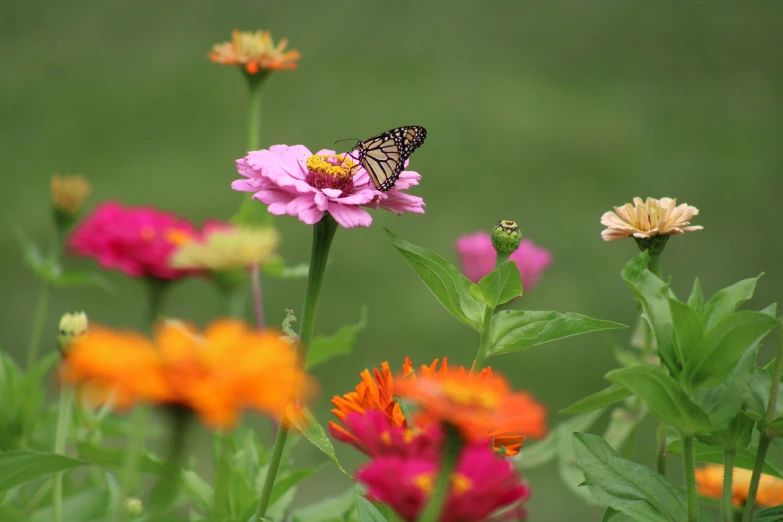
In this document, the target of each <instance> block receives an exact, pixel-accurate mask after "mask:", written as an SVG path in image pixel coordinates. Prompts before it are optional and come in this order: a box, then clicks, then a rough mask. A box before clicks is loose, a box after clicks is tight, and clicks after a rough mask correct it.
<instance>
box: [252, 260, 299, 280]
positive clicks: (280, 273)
mask: <svg viewBox="0 0 783 522" xmlns="http://www.w3.org/2000/svg"><path fill="white" fill-rule="evenodd" d="M262 270H263V272H264V274H266V275H269V276H272V277H277V278H278V279H304V278H306V277H307V274H308V273H309V272H310V264H309V263H298V264H296V265H291V266H287V265H286V264H285V261H283V259H282V258H278V259H277V261H275V262H273V263H269V264H267V265H264V267H263V268H262Z"/></svg>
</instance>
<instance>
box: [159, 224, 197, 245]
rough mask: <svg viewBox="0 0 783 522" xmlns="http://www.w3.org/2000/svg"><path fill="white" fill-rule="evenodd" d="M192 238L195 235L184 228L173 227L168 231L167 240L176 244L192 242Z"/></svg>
mask: <svg viewBox="0 0 783 522" xmlns="http://www.w3.org/2000/svg"><path fill="white" fill-rule="evenodd" d="M192 239H193V236H191V235H190V234H188V233H187V232H185V231H184V230H178V229H176V228H172V229H170V230H167V231H166V240H167V241H168V242H169V243H172V244H174V245H184V244H185V243H190V241H191V240H192Z"/></svg>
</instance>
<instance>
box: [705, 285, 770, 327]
mask: <svg viewBox="0 0 783 522" xmlns="http://www.w3.org/2000/svg"><path fill="white" fill-rule="evenodd" d="M762 275H764V274H759V275H758V276H757V277H752V278H750V279H743V280H742V281H739V282H738V283H735V284H733V285H731V286H727V287H726V288H723V289H722V290H719V291H718V292H716V293H715V295H713V296H712V298H711V299H710V300H709V301H708V302H707V304H706V305H705V307H704V319H705V322H706V326H707V329H708V330H709V329H710V328H712V327H713V326H715V325H716V324H718V323H719V322H720V321H722V320H723V319H725V318H726V317H728V316H729V315H731V314H732V312H734V310H736V309H737V308H738V307H739V306H740V305H741V304H742V303H744V302H745V301H747V300H748V299H750V298H751V297H753V292H755V291H756V283H758V280H759V278H760V277H761V276H762Z"/></svg>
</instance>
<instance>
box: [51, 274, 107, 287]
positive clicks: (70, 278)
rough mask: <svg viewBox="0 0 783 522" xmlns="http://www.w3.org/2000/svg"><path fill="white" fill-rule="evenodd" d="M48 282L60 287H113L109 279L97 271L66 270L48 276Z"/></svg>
mask: <svg viewBox="0 0 783 522" xmlns="http://www.w3.org/2000/svg"><path fill="white" fill-rule="evenodd" d="M48 280H49V282H50V283H51V284H52V285H54V286H58V287H61V288H80V287H95V288H100V289H101V290H106V291H111V290H112V289H113V288H114V287H113V285H112V284H111V281H109V280H108V279H106V277H104V276H103V274H99V273H98V272H80V271H77V270H68V271H65V272H62V273H59V274H55V275H52V276H51V277H49V278H48Z"/></svg>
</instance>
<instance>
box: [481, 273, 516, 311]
mask: <svg viewBox="0 0 783 522" xmlns="http://www.w3.org/2000/svg"><path fill="white" fill-rule="evenodd" d="M471 295H473V297H475V298H476V299H478V300H479V301H481V302H482V303H484V304H485V305H487V306H489V307H490V308H492V309H493V310H494V309H495V308H497V307H498V305H502V304H503V303H507V302H508V301H511V300H512V299H514V298H515V297H519V296H521V295H522V279H521V277H520V275H519V268H517V264H516V263H514V262H513V261H506V262H505V263H501V265H500V266H499V267H497V268H496V269H495V270H493V271H492V272H490V273H489V274H487V275H485V276H484V277H482V278H481V281H479V282H478V284H477V285H476V286H474V287H472V288H471Z"/></svg>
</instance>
